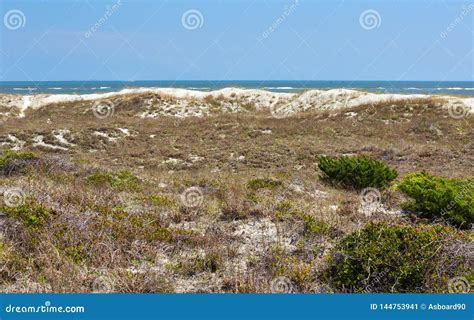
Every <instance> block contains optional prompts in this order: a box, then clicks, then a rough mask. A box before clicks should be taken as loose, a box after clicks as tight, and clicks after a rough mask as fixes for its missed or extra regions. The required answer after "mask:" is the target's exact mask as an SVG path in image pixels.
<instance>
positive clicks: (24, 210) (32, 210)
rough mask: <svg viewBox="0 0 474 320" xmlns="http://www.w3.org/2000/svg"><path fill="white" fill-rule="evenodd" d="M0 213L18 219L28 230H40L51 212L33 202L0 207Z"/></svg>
mask: <svg viewBox="0 0 474 320" xmlns="http://www.w3.org/2000/svg"><path fill="white" fill-rule="evenodd" d="M0 212H4V213H5V214H6V215H7V216H8V217H11V218H14V219H19V220H20V221H21V222H22V223H23V225H24V226H25V227H27V228H29V229H37V228H41V227H42V226H43V225H44V224H45V223H46V222H47V221H48V219H49V218H50V216H51V213H52V212H51V210H49V209H48V208H46V207H44V206H43V205H41V204H38V203H36V202H34V201H30V202H27V203H24V204H22V205H20V206H17V207H8V206H0Z"/></svg>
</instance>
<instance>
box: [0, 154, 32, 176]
mask: <svg viewBox="0 0 474 320" xmlns="http://www.w3.org/2000/svg"><path fill="white" fill-rule="evenodd" d="M37 159H38V158H37V157H36V156H35V155H34V154H33V153H31V152H20V151H13V150H7V151H5V152H4V153H3V154H2V155H1V156H0V172H1V173H3V174H5V175H10V174H13V173H16V172H20V171H21V170H23V169H24V168H25V167H26V166H27V165H28V164H29V163H30V162H32V161H34V160H37Z"/></svg>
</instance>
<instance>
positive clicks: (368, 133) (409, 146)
mask: <svg viewBox="0 0 474 320" xmlns="http://www.w3.org/2000/svg"><path fill="white" fill-rule="evenodd" d="M147 99H152V100H153V101H155V102H153V103H158V101H162V100H166V99H170V98H169V97H159V96H154V95H150V96H146V97H143V96H139V95H137V96H131V97H128V98H127V99H125V100H120V101H117V108H116V110H115V116H114V117H112V118H109V119H104V120H99V119H96V118H94V116H93V115H92V113H91V112H90V111H88V112H84V110H85V107H86V106H87V107H90V105H91V103H86V102H81V103H75V104H62V105H56V106H48V107H47V108H43V109H41V110H37V111H32V110H30V111H28V114H27V116H26V117H25V118H22V119H9V120H7V121H5V122H3V123H2V126H1V127H0V139H1V141H7V140H8V139H7V135H8V134H11V135H14V136H15V137H17V138H18V139H21V140H23V141H25V148H26V149H27V150H29V151H32V152H34V153H35V154H36V155H37V156H38V158H39V159H40V160H38V161H36V162H32V163H29V164H26V168H25V170H21V172H17V173H15V174H13V175H2V176H0V186H1V187H2V188H11V187H18V188H21V189H22V190H23V191H24V194H25V199H26V200H25V201H26V204H27V205H28V206H30V207H31V206H33V207H34V206H41V207H44V208H47V210H48V212H49V214H48V216H47V217H46V218H45V222H44V223H43V224H41V225H38V226H37V227H34V228H31V227H29V226H27V225H25V224H24V223H21V221H20V220H19V218H18V216H14V215H13V214H11V213H10V214H7V215H6V216H3V217H0V230H1V233H2V235H3V239H2V240H1V242H0V244H1V246H0V258H1V260H0V288H1V290H2V292H7V291H8V292H32V291H34V292H37V291H53V292H90V291H94V290H95V291H118V292H269V291H272V290H274V288H273V287H272V281H273V280H274V279H276V278H279V277H284V278H285V279H289V281H290V282H291V285H292V290H293V291H304V292H311V291H315V292H327V291H331V290H332V288H330V287H329V286H328V284H326V283H325V282H324V281H323V280H322V279H320V278H319V276H318V274H319V271H321V270H322V269H324V268H325V264H326V260H327V255H328V254H329V252H330V250H331V248H333V247H334V245H335V243H336V242H337V241H338V240H339V239H340V238H341V237H343V236H344V235H346V234H348V233H350V232H352V231H355V230H358V229H360V228H362V227H363V226H364V225H365V224H366V223H367V222H368V221H390V222H396V223H399V224H414V223H420V221H419V220H418V219H417V218H416V217H411V216H406V215H403V214H401V212H400V203H401V202H402V201H403V199H402V197H401V196H400V195H399V194H398V193H397V192H395V191H393V190H388V191H387V192H386V193H384V194H383V197H382V199H383V200H382V202H383V206H384V208H383V210H378V211H377V212H374V213H372V214H371V215H369V216H368V215H366V214H365V212H363V211H361V209H360V202H359V198H358V194H357V193H355V192H351V191H346V190H339V189H335V188H333V187H332V186H330V185H327V184H325V183H324V182H322V181H321V180H320V178H319V175H320V173H319V172H318V169H317V165H316V163H315V162H316V157H317V156H319V155H323V154H327V155H343V154H365V155H369V156H372V157H374V158H377V159H380V160H383V161H385V162H386V163H387V164H389V165H390V166H392V167H394V168H396V169H397V170H398V171H399V173H400V175H401V176H403V175H404V174H405V173H408V172H413V171H418V170H422V169H424V170H427V171H429V172H431V173H433V174H438V175H443V176H447V177H452V178H455V177H472V176H473V170H474V169H473V166H472V164H473V163H474V148H473V142H472V138H473V127H474V126H473V121H472V118H466V119H463V120H456V119H452V118H450V117H449V116H448V114H447V112H446V110H443V109H441V108H439V106H437V102H436V101H431V102H428V103H427V102H426V101H424V102H420V101H410V102H398V103H387V104H383V105H377V106H375V107H373V108H369V107H367V106H362V107H358V108H354V109H352V110H341V111H332V112H329V111H325V112H315V113H308V114H300V115H296V116H293V117H290V118H285V119H274V118H272V117H270V116H269V114H268V113H264V112H260V113H240V114H214V115H212V116H209V117H206V118H187V119H176V118H171V117H161V118H157V119H139V118H137V117H133V115H136V114H137V113H139V112H140V110H141V108H142V105H143V103H144V101H145V100H147ZM206 103H208V104H211V105H212V104H217V103H219V97H217V98H212V99H211V98H209V99H206ZM246 108H247V109H248V110H251V109H252V108H250V107H249V106H247V107H246ZM351 112H353V113H357V115H356V116H352V114H351ZM48 119H49V121H48ZM47 123H50V124H47ZM119 128H126V129H129V132H130V134H129V135H126V134H124V133H123V132H121V131H120V130H119ZM54 129H65V130H69V132H70V133H69V134H68V135H67V139H68V141H70V143H73V144H74V146H72V145H71V146H65V145H63V146H64V147H67V148H68V149H69V150H67V151H61V150H51V149H48V148H44V147H41V148H38V147H34V146H33V141H32V138H33V137H34V136H36V135H43V136H44V137H45V142H47V143H50V144H54V145H61V144H60V142H58V141H57V140H56V139H55V138H54V136H53V135H52V131H53V130H54ZM96 131H100V132H103V133H107V134H108V135H109V136H111V137H114V138H115V139H112V140H110V139H108V138H104V137H103V136H99V135H94V134H93V133H94V132H96ZM98 169H100V170H102V171H101V172H108V173H111V174H112V175H114V174H119V173H120V171H122V170H127V171H129V172H130V175H133V176H135V177H136V180H135V179H125V181H122V182H119V183H118V184H117V183H108V182H106V183H102V182H103V179H102V178H103V177H102V178H101V179H102V180H101V179H99V182H100V183H91V179H90V178H89V179H88V177H91V176H93V175H94V173H96V172H97V170H98ZM256 179H260V180H259V181H260V182H257V183H256V182H255V181H256ZM105 180H107V179H105ZM101 181H102V182H101ZM107 181H108V180H107ZM113 181H115V180H113ZM262 181H266V182H268V181H278V182H279V183H276V184H275V183H262ZM128 183H132V184H133V186H129V185H128ZM117 185H119V186H120V187H117ZM190 187H196V188H198V189H199V190H200V192H201V195H202V202H200V203H199V205H197V206H187V203H186V202H185V201H184V202H183V198H182V195H183V194H184V193H185V192H186V190H188V189H189V188H190ZM201 195H198V196H199V197H200V196H201Z"/></svg>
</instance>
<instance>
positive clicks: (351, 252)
mask: <svg viewBox="0 0 474 320" xmlns="http://www.w3.org/2000/svg"><path fill="white" fill-rule="evenodd" d="M469 240H472V239H468V235H467V234H465V233H464V232H462V231H456V230H455V229H452V228H450V227H445V226H439V225H436V226H429V225H420V226H416V227H413V226H401V225H393V226H390V225H386V224H384V223H369V224H368V225H367V226H366V227H364V228H363V229H361V230H359V231H356V232H353V233H352V234H349V235H347V236H345V237H344V238H342V239H341V240H340V242H339V243H338V244H337V245H336V247H335V249H334V251H333V253H332V256H331V266H330V267H329V268H328V270H326V274H325V277H326V278H327V280H328V281H329V282H330V283H332V285H333V286H334V287H335V289H336V290H338V291H342V292H359V293H360V292H447V291H448V286H447V282H448V281H449V279H450V278H452V277H455V276H458V275H462V274H464V273H466V272H468V270H469V268H468V266H469V265H468V263H469V261H470V260H469V252H464V251H466V250H464V251H463V250H462V249H460V250H457V249H458V248H456V247H455V246H456V245H459V248H463V244H464V248H465V244H466V243H468V242H469ZM454 250H456V251H457V254H453V251H454Z"/></svg>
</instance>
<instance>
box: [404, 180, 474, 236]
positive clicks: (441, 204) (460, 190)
mask: <svg viewBox="0 0 474 320" xmlns="http://www.w3.org/2000/svg"><path fill="white" fill-rule="evenodd" d="M398 188H399V189H400V190H401V191H402V192H403V193H405V194H406V195H408V196H410V197H411V198H413V199H414V201H413V202H411V203H408V204H407V205H406V207H407V208H408V209H409V210H413V211H416V212H418V213H420V214H421V215H422V216H424V217H427V218H430V219H432V220H445V221H448V222H449V223H450V224H452V225H454V226H457V227H460V228H464V229H466V228H470V227H471V225H472V223H474V180H459V179H446V178H443V177H434V176H432V175H430V174H428V173H426V172H421V173H413V174H410V175H408V176H406V177H405V178H404V179H403V181H402V182H401V183H400V184H399V186H398Z"/></svg>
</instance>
